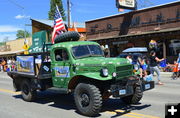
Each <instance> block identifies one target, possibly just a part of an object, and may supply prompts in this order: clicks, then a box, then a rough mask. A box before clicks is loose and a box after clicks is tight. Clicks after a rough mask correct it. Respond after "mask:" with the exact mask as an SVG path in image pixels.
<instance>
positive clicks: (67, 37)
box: [54, 31, 80, 43]
mask: <svg viewBox="0 0 180 118" xmlns="http://www.w3.org/2000/svg"><path fill="white" fill-rule="evenodd" d="M79 38H80V35H79V33H78V32H75V31H73V32H65V33H62V34H61V35H58V36H57V37H56V38H55V39H54V43H60V42H66V41H78V40H79Z"/></svg>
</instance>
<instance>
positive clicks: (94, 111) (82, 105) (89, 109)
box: [74, 83, 102, 116]
mask: <svg viewBox="0 0 180 118" xmlns="http://www.w3.org/2000/svg"><path fill="white" fill-rule="evenodd" d="M74 100H75V104H76V107H77V110H78V111H79V112H80V113H81V114H83V115H86V116H96V115H98V114H99V111H100V109H101V106H102V97H101V94H100V91H99V89H98V88H97V87H96V86H94V85H91V84H85V83H80V84H78V85H77V87H76V88H75V91H74Z"/></svg>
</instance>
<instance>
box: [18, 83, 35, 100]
mask: <svg viewBox="0 0 180 118" xmlns="http://www.w3.org/2000/svg"><path fill="white" fill-rule="evenodd" d="M21 95H22V98H23V100H24V101H27V102H32V101H34V100H35V99H36V96H37V91H36V90H32V88H31V82H30V81H29V80H24V81H23V82H22V84H21Z"/></svg>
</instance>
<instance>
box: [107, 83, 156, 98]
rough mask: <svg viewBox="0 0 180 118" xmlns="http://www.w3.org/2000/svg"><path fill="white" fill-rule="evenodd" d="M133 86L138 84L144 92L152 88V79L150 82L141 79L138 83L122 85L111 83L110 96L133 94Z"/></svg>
mask: <svg viewBox="0 0 180 118" xmlns="http://www.w3.org/2000/svg"><path fill="white" fill-rule="evenodd" d="M135 86H140V87H141V91H142V92H144V91H147V90H150V89H153V88H154V81H150V82H147V81H143V82H142V83H141V84H140V85H136V84H134V85H125V86H122V85H118V84H114V85H111V88H110V92H111V94H112V96H113V97H115V98H117V97H118V98H119V97H125V96H129V95H133V94H134V88H135Z"/></svg>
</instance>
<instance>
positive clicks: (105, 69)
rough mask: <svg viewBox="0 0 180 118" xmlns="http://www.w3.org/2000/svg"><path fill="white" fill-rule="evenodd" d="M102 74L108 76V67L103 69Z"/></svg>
mask: <svg viewBox="0 0 180 118" xmlns="http://www.w3.org/2000/svg"><path fill="white" fill-rule="evenodd" d="M101 76H103V77H107V76H108V69H107V68H103V69H101Z"/></svg>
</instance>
